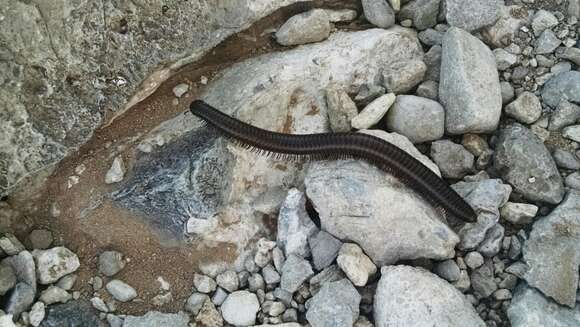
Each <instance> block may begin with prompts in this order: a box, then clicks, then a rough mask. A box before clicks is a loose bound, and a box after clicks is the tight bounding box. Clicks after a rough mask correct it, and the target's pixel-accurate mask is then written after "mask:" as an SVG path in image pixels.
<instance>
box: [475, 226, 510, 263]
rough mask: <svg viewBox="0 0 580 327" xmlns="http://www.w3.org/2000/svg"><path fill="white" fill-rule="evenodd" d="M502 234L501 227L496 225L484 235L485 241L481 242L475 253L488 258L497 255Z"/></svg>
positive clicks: (503, 230)
mask: <svg viewBox="0 0 580 327" xmlns="http://www.w3.org/2000/svg"><path fill="white" fill-rule="evenodd" d="M504 232H505V229H504V228H503V226H502V225H500V224H496V225H494V226H492V227H491V228H490V229H489V230H488V231H487V233H486V234H485V239H484V240H483V242H481V244H480V245H479V247H478V248H477V251H478V252H479V253H481V254H483V255H484V256H486V257H488V258H491V257H493V256H495V255H496V254H498V253H499V251H500V250H501V246H502V241H503V236H504Z"/></svg>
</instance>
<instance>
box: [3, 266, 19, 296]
mask: <svg viewBox="0 0 580 327" xmlns="http://www.w3.org/2000/svg"><path fill="white" fill-rule="evenodd" d="M15 285H16V275H15V273H14V269H13V268H12V266H10V265H8V264H4V263H2V264H0V296H3V295H4V294H6V292H8V291H9V290H11V289H12V288H13V287H14V286H15Z"/></svg>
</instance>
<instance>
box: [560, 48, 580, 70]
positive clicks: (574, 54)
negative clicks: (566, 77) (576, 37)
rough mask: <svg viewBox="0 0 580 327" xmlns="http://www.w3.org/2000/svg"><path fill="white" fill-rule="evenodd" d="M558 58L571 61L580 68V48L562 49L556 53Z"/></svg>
mask: <svg viewBox="0 0 580 327" xmlns="http://www.w3.org/2000/svg"><path fill="white" fill-rule="evenodd" d="M556 57H558V58H560V59H564V60H568V61H571V62H573V63H574V64H575V65H576V66H580V48H566V47H564V48H560V49H558V50H557V51H556ZM568 70H570V69H568Z"/></svg>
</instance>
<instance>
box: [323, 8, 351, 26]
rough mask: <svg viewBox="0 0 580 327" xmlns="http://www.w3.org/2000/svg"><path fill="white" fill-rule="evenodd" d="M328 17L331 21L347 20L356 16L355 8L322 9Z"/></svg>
mask: <svg viewBox="0 0 580 327" xmlns="http://www.w3.org/2000/svg"><path fill="white" fill-rule="evenodd" d="M324 11H326V14H327V15H328V19H329V20H330V22H332V23H338V22H349V21H352V20H355V19H356V18H357V16H358V13H357V12H356V10H352V9H324Z"/></svg>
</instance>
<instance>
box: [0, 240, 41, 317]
mask: <svg viewBox="0 0 580 327" xmlns="http://www.w3.org/2000/svg"><path fill="white" fill-rule="evenodd" d="M1 265H2V266H4V265H6V266H10V267H11V268H12V270H13V271H14V273H15V275H16V281H17V283H16V286H15V287H14V289H13V291H12V293H11V294H10V297H9V298H8V299H7V302H6V304H5V306H4V308H3V309H4V311H5V312H6V313H9V314H12V315H13V316H14V317H16V318H17V317H19V315H20V314H21V313H22V312H24V311H26V310H28V308H30V306H31V305H32V303H33V302H34V297H35V295H36V264H35V262H34V259H33V257H32V255H31V254H30V252H28V251H22V252H20V253H19V254H18V255H14V256H11V257H8V258H6V259H4V260H3V261H2V263H1Z"/></svg>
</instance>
